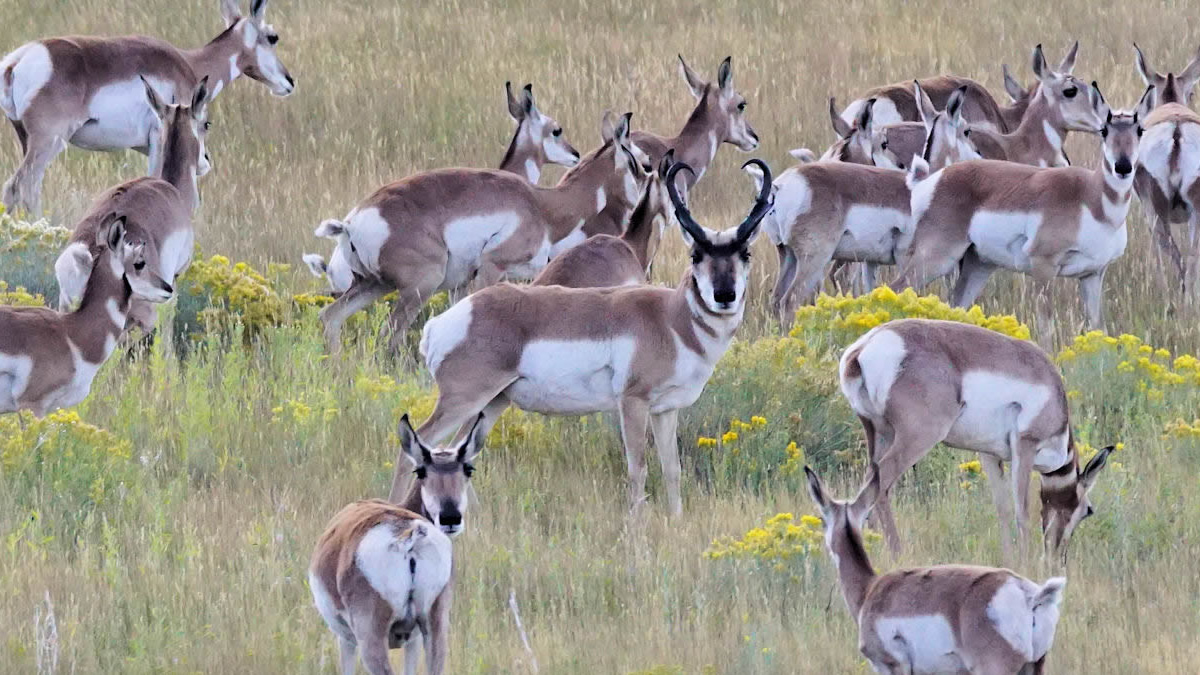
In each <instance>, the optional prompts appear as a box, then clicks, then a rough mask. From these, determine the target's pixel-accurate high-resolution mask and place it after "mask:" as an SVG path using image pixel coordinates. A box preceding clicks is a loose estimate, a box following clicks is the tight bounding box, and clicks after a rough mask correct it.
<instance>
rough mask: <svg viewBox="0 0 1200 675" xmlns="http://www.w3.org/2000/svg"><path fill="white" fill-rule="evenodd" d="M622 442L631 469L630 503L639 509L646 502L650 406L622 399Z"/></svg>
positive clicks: (641, 402)
mask: <svg viewBox="0 0 1200 675" xmlns="http://www.w3.org/2000/svg"><path fill="white" fill-rule="evenodd" d="M619 412H620V415H621V441H622V442H623V443H624V445H625V462H626V464H627V465H628V467H629V503H630V506H631V508H632V509H637V507H638V506H640V505H641V503H642V502H643V501H645V500H646V423H647V421H648V420H647V418H648V417H649V414H650V404H649V403H648V402H647V401H645V400H642V399H637V398H633V397H630V396H626V397H625V398H622V399H621V403H620V410H619Z"/></svg>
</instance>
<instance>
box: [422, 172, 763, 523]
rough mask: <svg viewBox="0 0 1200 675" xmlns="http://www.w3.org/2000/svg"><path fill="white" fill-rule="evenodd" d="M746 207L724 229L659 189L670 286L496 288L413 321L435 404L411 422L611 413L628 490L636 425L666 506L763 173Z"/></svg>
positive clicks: (638, 494)
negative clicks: (680, 263)
mask: <svg viewBox="0 0 1200 675" xmlns="http://www.w3.org/2000/svg"><path fill="white" fill-rule="evenodd" d="M749 163H752V164H755V165H758V166H759V167H760V170H761V171H762V172H763V173H764V174H765V175H766V176H767V178H766V181H765V182H764V183H763V189H762V190H761V191H760V193H759V195H758V198H757V200H756V201H755V203H754V207H753V209H752V210H751V212H750V214H749V215H748V216H747V217H746V219H745V220H744V221H742V223H741V224H740V225H739V226H738V227H737V228H736V229H732V230H725V231H721V232H716V231H712V230H708V229H705V228H703V227H701V226H700V225H699V224H697V223H696V221H695V220H693V219H692V216H691V214H690V212H689V211H688V209H687V206H686V205H684V203H683V201H682V198H681V197H680V196H679V194H678V190H677V189H676V187H675V186H676V184H675V178H676V174H678V172H679V171H680V170H681V169H682V170H687V165H686V164H682V163H677V164H675V165H673V166H672V167H671V170H670V171H669V172H668V173H667V176H666V179H665V180H666V183H667V191H668V194H669V195H670V198H671V201H672V204H673V205H674V206H675V215H676V218H677V219H678V221H679V224H680V227H681V228H682V229H683V233H684V239H685V240H686V241H687V243H688V244H689V245H690V247H691V253H692V255H691V266H690V268H689V269H688V271H687V272H686V273H685V274H684V276H683V279H682V280H681V281H680V283H679V285H678V286H677V287H676V288H675V289H673V290H672V289H668V288H659V287H654V286H637V287H632V288H604V289H590V288H585V289H572V288H563V287H561V286H529V287H519V286H513V285H509V284H501V285H499V286H494V287H492V288H488V289H484V290H482V291H479V292H478V293H475V294H473V295H471V296H470V297H468V298H466V299H464V300H462V301H461V302H459V303H458V304H456V305H454V306H453V307H451V308H450V309H448V310H446V311H445V312H444V313H442V314H441V315H439V316H436V317H434V318H433V319H430V320H429V322H428V323H426V324H425V330H424V332H423V334H422V336H421V354H422V355H423V356H424V357H425V364H426V365H427V366H428V367H429V370H430V372H431V373H433V377H434V380H436V382H437V388H438V401H437V406H436V407H435V408H434V411H433V414H432V415H430V416H429V419H427V420H426V421H425V423H424V424H423V425H421V434H422V435H423V436H424V437H425V438H427V439H430V440H435V441H436V440H438V439H442V438H445V437H447V436H449V435H450V434H452V433H454V432H455V431H456V430H457V429H459V428H460V427H462V426H463V425H464V424H465V423H467V422H468V421H470V420H471V418H472V417H473V416H474V415H477V414H478V413H479V412H480V411H483V413H484V418H485V421H484V423H483V424H484V425H485V429H486V428H490V427H491V425H493V424H495V422H496V419H497V418H498V417H499V416H500V414H501V413H502V412H503V411H504V410H505V409H506V408H507V407H508V406H509V405H510V404H511V405H516V406H517V407H519V408H521V409H523V410H529V411H534V412H540V413H543V414H547V415H588V414H591V413H596V412H605V411H615V412H617V413H618V415H619V417H620V421H621V438H622V441H623V443H624V446H625V457H626V461H627V464H628V468H629V496H630V500H631V502H632V503H633V504H634V505H635V506H636V505H637V504H639V503H640V502H641V501H642V500H643V499H644V497H645V487H646V457H645V452H646V426H647V423H649V425H650V427H651V429H652V431H653V434H654V444H655V446H656V447H657V448H658V455H659V459H660V461H661V463H662V469H663V476H664V483H665V484H666V487H667V496H668V500H669V501H668V503H669V506H670V510H671V512H672V513H676V514H677V513H680V512H681V511H682V510H683V502H682V500H681V497H680V492H679V480H680V466H679V447H678V439H677V438H676V434H675V432H676V427H677V424H678V414H679V410H680V409H681V408H686V407H688V406H690V405H692V403H694V402H695V401H696V399H697V398H699V396H700V393H701V392H702V391H703V390H704V386H705V384H706V383H707V382H708V378H709V377H710V376H711V375H712V372H713V369H714V368H715V367H716V364H717V361H719V360H720V358H721V356H722V355H723V354H724V353H725V350H726V349H728V348H729V344H730V341H731V340H732V339H733V334H734V332H735V331H736V330H737V327H738V326H739V325H740V324H741V322H742V316H743V314H744V312H745V309H746V289H747V284H748V282H749V273H750V244H751V242H752V241H753V239H754V236H755V234H756V233H757V232H758V223H759V221H760V220H762V217H763V215H764V214H765V213H766V210H767V209H768V208H769V207H770V184H771V183H770V169H769V168H767V165H766V164H765V163H764V162H762V161H761V160H757V159H752V160H750V162H749Z"/></svg>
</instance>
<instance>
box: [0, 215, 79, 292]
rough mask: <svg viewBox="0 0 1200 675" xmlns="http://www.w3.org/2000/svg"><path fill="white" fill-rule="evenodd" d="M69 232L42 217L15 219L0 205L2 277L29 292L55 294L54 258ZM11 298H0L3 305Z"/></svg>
mask: <svg viewBox="0 0 1200 675" xmlns="http://www.w3.org/2000/svg"><path fill="white" fill-rule="evenodd" d="M70 236H71V231H70V230H68V229H67V228H65V227H58V226H54V225H51V224H50V223H49V222H47V221H45V220H39V221H36V222H27V221H23V220H17V219H16V218H13V217H12V216H11V215H9V214H7V213H5V212H4V211H3V207H0V270H2V271H3V275H4V280H5V281H7V282H8V283H9V284H11V285H12V286H17V287H21V286H23V287H24V288H25V289H27V290H28V291H29V293H30V294H31V295H42V296H49V295H51V294H57V293H58V282H57V281H55V279H54V261H55V260H56V259H57V258H58V256H59V254H60V253H61V252H62V249H63V247H64V246H66V244H67V240H68V239H69V238H70ZM11 301H12V298H7V299H0V302H3V303H5V304H16V303H12V302H11Z"/></svg>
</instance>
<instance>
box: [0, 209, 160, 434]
mask: <svg viewBox="0 0 1200 675" xmlns="http://www.w3.org/2000/svg"><path fill="white" fill-rule="evenodd" d="M97 246H98V248H99V249H100V251H99V253H98V255H96V256H95V258H93V257H92V255H91V254H90V253H89V252H88V251H87V250H86V249H84V250H77V251H76V252H75V255H77V256H79V257H80V258H86V260H80V261H79V263H78V264H79V265H80V266H85V265H87V266H90V267H91V268H92V269H91V273H90V274H89V275H88V279H87V286H86V287H85V289H84V291H83V299H82V301H81V302H80V303H79V308H78V309H76V310H75V311H74V312H71V313H62V312H56V311H54V310H51V309H47V308H44V307H0V413H6V412H16V411H18V410H29V411H31V412H33V414H34V415H37V416H39V417H40V416H43V415H46V414H47V413H50V412H53V411H55V410H58V409H59V408H69V407H71V406H73V405H77V404H78V403H80V402H81V401H83V400H84V399H85V398H87V395H88V392H89V391H90V390H91V387H92V379H93V378H95V376H96V373H97V371H99V370H100V366H102V365H104V362H105V361H106V360H107V359H108V357H109V356H110V355H111V354H112V352H113V350H114V349H115V348H116V346H117V339H118V338H119V337H120V336H121V333H122V331H124V330H125V322H126V321H127V319H128V314H129V308H130V303H131V302H132V301H133V300H134V299H141V300H145V301H148V302H165V301H167V300H169V299H170V298H171V294H172V293H173V289H172V288H171V284H170V283H169V282H167V281H166V280H164V279H163V278H162V277H160V276H159V275H158V269H159V265H158V260H156V259H154V257H153V254H154V252H153V251H149V252H148V251H146V249H145V246H144V245H142V244H140V243H133V242H130V241H129V240H128V239H127V238H126V237H125V217H124V216H118V215H116V214H110V215H109V216H108V217H107V218H106V219H105V221H104V223H103V226H102V227H100V228H98V242H97Z"/></svg>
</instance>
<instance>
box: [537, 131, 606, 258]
mask: <svg viewBox="0 0 1200 675" xmlns="http://www.w3.org/2000/svg"><path fill="white" fill-rule="evenodd" d="M614 152H621V150H620V149H618V148H617V147H616V146H615V145H614V144H613V143H611V142H609V143H605V144H604V145H603V146H602V147H601V148H600V149H599V150H597V151H595V152H594V153H592V154H591V155H589V156H587V157H585V158H584V159H583V161H581V162H580V163H579V166H577V167H575V168H574V169H572V170H571V171H568V172H567V173H566V175H564V176H563V177H562V180H560V181H559V182H558V185H556V186H554V187H553V188H547V189H545V190H543V191H542V194H543V195H544V199H545V201H546V206H547V207H548V209H547V215H548V218H547V222H548V223H549V225H550V239H551V242H552V243H554V242H558V241H561V240H562V239H564V238H566V237H567V236H569V235H570V234H571V233H572V232H574V231H575V230H577V229H579V228H580V227H581V226H582V225H583V223H584V222H585V221H586V220H587V219H588V218H590V217H591V216H594V215H595V214H597V213H599V212H600V211H601V210H603V209H604V206H605V204H604V203H603V201H602V200H601V198H600V197H598V196H597V195H598V194H602V193H603V192H602V191H603V189H604V185H605V184H606V182H607V181H608V179H609V178H610V177H611V176H612V173H613V170H614V169H613V162H614V159H613V153H614Z"/></svg>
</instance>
